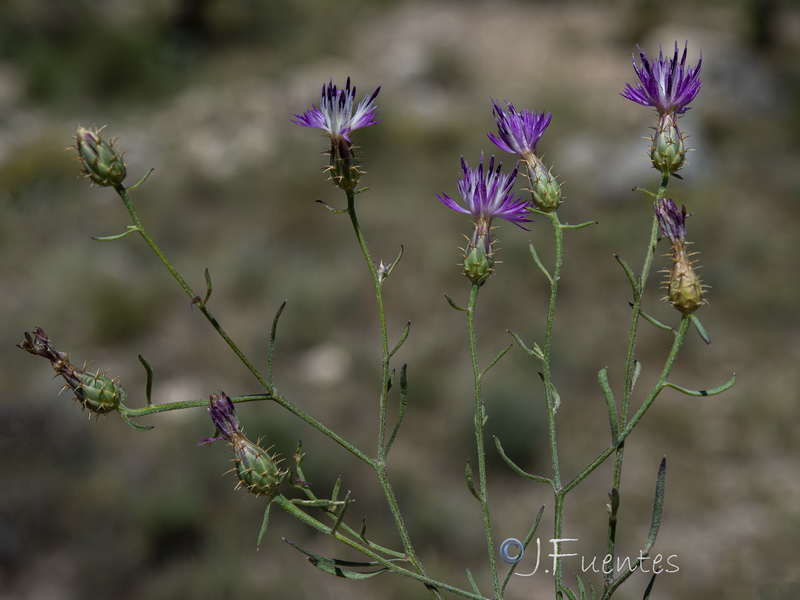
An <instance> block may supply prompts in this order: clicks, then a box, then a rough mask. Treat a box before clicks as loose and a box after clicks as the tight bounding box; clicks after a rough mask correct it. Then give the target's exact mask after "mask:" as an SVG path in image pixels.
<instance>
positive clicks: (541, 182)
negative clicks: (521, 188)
mask: <svg viewBox="0 0 800 600" xmlns="http://www.w3.org/2000/svg"><path fill="white" fill-rule="evenodd" d="M525 164H526V165H527V166H528V178H529V179H530V182H531V193H532V194H533V203H534V206H536V208H538V209H539V210H541V211H543V212H553V211H554V210H556V209H557V208H558V207H559V205H560V204H561V200H562V197H561V186H560V185H558V181H557V180H556V178H555V177H554V176H553V174H552V173H550V169H548V168H547V167H545V166H544V164H542V161H541V160H539V158H538V157H537V156H535V155H531V156H530V157H529V158H527V159H526V161H525Z"/></svg>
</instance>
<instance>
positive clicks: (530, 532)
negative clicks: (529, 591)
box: [500, 506, 544, 592]
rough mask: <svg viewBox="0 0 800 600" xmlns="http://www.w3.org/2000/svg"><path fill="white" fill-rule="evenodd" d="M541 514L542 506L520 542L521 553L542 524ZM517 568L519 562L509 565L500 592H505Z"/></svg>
mask: <svg viewBox="0 0 800 600" xmlns="http://www.w3.org/2000/svg"><path fill="white" fill-rule="evenodd" d="M543 514H544V506H542V507H541V508H540V509H539V512H538V513H537V514H536V518H535V519H534V521H533V524H532V525H531V528H530V529H529V530H528V533H527V535H526V536H525V539H524V540H522V551H523V552H524V551H525V550H527V549H528V544H530V543H531V540H532V539H533V536H534V535H535V534H536V530H537V529H538V528H539V523H541V522H542V515H543ZM536 543H537V544H538V543H539V542H538V540H537V542H536ZM518 566H519V561H517V562H515V563H513V564H511V565H510V567H509V569H508V573H506V576H505V577H504V578H503V585H502V586H501V588H500V589H501V591H502V592H505V590H506V586H507V585H508V582H509V580H510V579H511V576H512V575H513V574H514V571H516V570H517V567H518Z"/></svg>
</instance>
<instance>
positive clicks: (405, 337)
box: [389, 321, 411, 358]
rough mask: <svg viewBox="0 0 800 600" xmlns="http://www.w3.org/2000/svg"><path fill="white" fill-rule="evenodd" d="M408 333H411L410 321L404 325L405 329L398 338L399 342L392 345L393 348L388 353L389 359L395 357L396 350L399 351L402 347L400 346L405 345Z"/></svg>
mask: <svg viewBox="0 0 800 600" xmlns="http://www.w3.org/2000/svg"><path fill="white" fill-rule="evenodd" d="M410 331H411V321H409V322H408V323H406V328H405V329H403V333H402V335H401V336H400V339H399V340H397V343H396V344H395V345H394V348H392V349H391V351H390V352H389V358H391V357H393V356H394V355H395V353H396V352H397V351H398V350H400V347H401V346H402V345H403V344H404V343H405V341H406V340H407V339H408V334H409V332H410Z"/></svg>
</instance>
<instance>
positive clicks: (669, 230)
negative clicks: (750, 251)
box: [655, 198, 704, 315]
mask: <svg viewBox="0 0 800 600" xmlns="http://www.w3.org/2000/svg"><path fill="white" fill-rule="evenodd" d="M655 211H656V217H657V218H658V224H659V227H660V228H661V231H662V232H663V233H664V235H666V236H667V238H668V239H669V241H670V243H671V244H672V268H671V269H670V270H669V276H668V278H667V283H666V287H667V298H668V299H669V301H670V303H671V304H672V306H674V307H675V308H676V309H678V310H679V311H681V312H682V313H683V314H685V315H688V314H691V313H693V312H694V311H696V310H697V309H698V308H700V306H701V305H702V304H703V303H704V300H703V284H702V282H701V281H700V278H699V277H698V275H697V273H696V272H695V270H694V268H693V266H692V263H691V261H690V260H689V254H688V253H687V251H686V207H685V206H681V210H680V212H678V207H677V206H675V203H674V202H673V201H672V200H671V199H669V198H661V199H660V200H658V202H656V205H655Z"/></svg>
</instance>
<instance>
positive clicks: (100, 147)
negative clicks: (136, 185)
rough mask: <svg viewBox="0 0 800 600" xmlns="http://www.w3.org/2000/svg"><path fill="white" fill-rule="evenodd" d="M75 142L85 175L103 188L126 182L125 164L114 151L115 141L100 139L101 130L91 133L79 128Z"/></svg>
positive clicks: (120, 155) (120, 156)
mask: <svg viewBox="0 0 800 600" xmlns="http://www.w3.org/2000/svg"><path fill="white" fill-rule="evenodd" d="M75 140H76V142H77V144H76V145H75V148H76V149H77V150H78V157H79V159H80V162H81V166H82V167H83V174H84V175H86V176H87V177H88V178H89V179H91V180H92V181H93V182H94V183H96V184H97V185H100V186H103V187H108V186H115V185H119V184H121V183H122V182H123V181H125V176H126V175H127V172H126V170H125V162H124V161H123V160H122V154H120V153H119V152H117V151H116V150H115V149H114V140H111V141H110V142H106V141H105V140H104V139H103V138H101V137H100V130H95V131H90V130H88V129H85V128H84V127H78V133H77V134H76V135H75Z"/></svg>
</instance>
